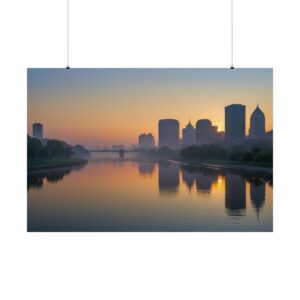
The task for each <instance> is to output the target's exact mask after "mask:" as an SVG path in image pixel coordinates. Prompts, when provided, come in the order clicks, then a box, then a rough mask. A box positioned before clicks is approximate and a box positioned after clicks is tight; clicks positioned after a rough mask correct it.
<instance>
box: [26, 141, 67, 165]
mask: <svg viewBox="0 0 300 300" xmlns="http://www.w3.org/2000/svg"><path fill="white" fill-rule="evenodd" d="M72 154H73V151H72V150H71V148H70V147H69V146H68V145H67V144H66V143H64V142H62V141H59V140H48V141H47V143H46V144H45V145H43V144H42V142H41V141H40V140H39V139H37V138H32V137H30V136H29V135H28V136H27V158H28V159H32V158H50V159H52V158H53V157H70V156H71V155H72Z"/></svg>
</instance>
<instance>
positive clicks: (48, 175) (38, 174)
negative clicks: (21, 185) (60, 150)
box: [27, 165, 85, 190]
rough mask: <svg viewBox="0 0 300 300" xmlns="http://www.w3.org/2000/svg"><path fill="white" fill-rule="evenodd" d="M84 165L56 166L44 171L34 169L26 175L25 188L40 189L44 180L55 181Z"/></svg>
mask: <svg viewBox="0 0 300 300" xmlns="http://www.w3.org/2000/svg"><path fill="white" fill-rule="evenodd" d="M84 166H85V165H79V166H74V167H68V168H56V169H49V170H44V171H34V172H30V173H28V175H27V190H30V189H31V188H34V189H41V188H42V187H43V184H44V180H47V182H50V183H56V182H58V181H60V180H62V179H63V178H64V177H65V176H66V175H68V174H70V173H71V172H72V171H76V170H77V171H79V170H81V169H83V168H84Z"/></svg>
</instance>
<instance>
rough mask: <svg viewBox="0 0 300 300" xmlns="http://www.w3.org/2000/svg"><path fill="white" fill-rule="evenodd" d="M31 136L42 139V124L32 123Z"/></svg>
mask: <svg viewBox="0 0 300 300" xmlns="http://www.w3.org/2000/svg"><path fill="white" fill-rule="evenodd" d="M32 137H34V138H37V139H40V140H42V139H43V124H41V123H34V124H32Z"/></svg>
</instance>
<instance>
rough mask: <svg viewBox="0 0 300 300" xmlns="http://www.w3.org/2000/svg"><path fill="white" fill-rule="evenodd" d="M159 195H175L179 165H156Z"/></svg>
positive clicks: (166, 163)
mask: <svg viewBox="0 0 300 300" xmlns="http://www.w3.org/2000/svg"><path fill="white" fill-rule="evenodd" d="M158 168H159V171H158V185H159V191H160V193H176V192H178V189H179V164H174V163H169V162H167V161H161V162H159V163H158Z"/></svg>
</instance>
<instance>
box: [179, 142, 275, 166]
mask: <svg viewBox="0 0 300 300" xmlns="http://www.w3.org/2000/svg"><path fill="white" fill-rule="evenodd" d="M180 154H181V156H183V157H185V158H193V159H219V160H229V161H234V162H243V163H262V164H272V163H273V150H272V149H268V148H265V149H263V148H259V147H253V148H252V149H251V150H249V149H245V148H244V147H242V146H235V147H233V148H231V149H229V150H227V149H224V148H222V147H220V146H216V145H202V146H196V145H194V146H190V147H187V148H184V149H182V150H181V152H180Z"/></svg>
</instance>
